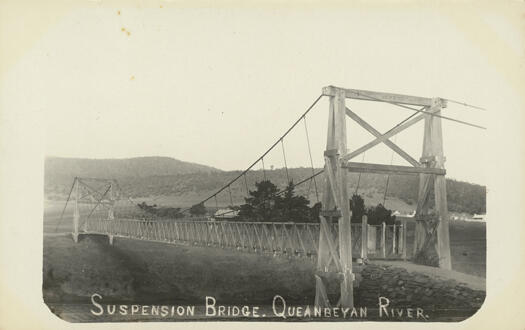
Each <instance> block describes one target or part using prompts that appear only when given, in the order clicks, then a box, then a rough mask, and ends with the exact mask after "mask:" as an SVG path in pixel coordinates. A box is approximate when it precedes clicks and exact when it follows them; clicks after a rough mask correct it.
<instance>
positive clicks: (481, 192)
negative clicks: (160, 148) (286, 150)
mask: <svg viewBox="0 0 525 330" xmlns="http://www.w3.org/2000/svg"><path fill="white" fill-rule="evenodd" d="M318 170H319V169H316V171H318ZM240 173H241V172H240V171H220V170H217V169H215V168H212V167H208V166H204V165H198V164H192V163H186V162H182V161H179V160H176V159H172V158H165V157H144V158H132V159H97V160H91V159H87V160H86V159H67V158H48V159H46V166H45V196H46V198H48V199H64V198H65V197H66V196H67V193H68V191H69V188H70V185H71V182H72V180H73V178H74V177H75V176H79V177H103V178H112V177H113V178H116V179H118V180H119V183H120V186H121V187H122V189H123V190H124V192H125V193H126V194H128V195H129V196H131V197H133V198H139V199H143V200H146V201H148V200H149V201H154V202H155V203H157V204H159V205H167V206H168V205H169V206H175V207H185V206H190V205H192V204H194V203H198V202H199V201H201V200H203V199H204V198H206V197H208V196H210V195H211V194H213V193H214V192H215V191H217V190H218V189H220V188H221V187H222V186H223V185H224V184H226V183H227V182H229V181H231V180H232V179H234V178H235V177H236V176H238V175H239V174H240ZM265 174H266V178H267V179H269V180H271V181H272V182H273V183H275V184H276V185H277V186H278V187H279V188H280V189H282V188H284V187H285V186H286V182H287V174H286V171H285V170H284V169H275V170H272V171H270V170H267V171H266V173H265ZM311 174H312V170H311V169H310V168H293V169H288V177H289V178H290V179H291V180H293V181H294V182H299V181H301V180H303V179H305V178H308V177H309V176H310V175H311ZM263 179H264V173H263V172H262V171H261V170H259V171H250V172H248V173H247V175H246V182H245V181H244V179H243V178H241V180H238V181H237V182H235V183H234V184H232V185H231V187H230V188H231V189H226V190H224V191H223V192H222V193H220V194H219V195H218V196H217V203H216V202H215V199H214V198H213V199H211V200H210V201H209V202H208V203H207V204H206V206H208V207H215V206H219V207H224V206H227V205H231V201H233V204H234V205H239V204H242V203H244V198H245V197H246V196H247V192H246V185H248V189H250V190H253V189H254V184H255V182H256V181H261V180H263ZM386 181H387V176H386V175H376V174H362V175H361V177H359V175H358V174H351V175H349V188H350V192H351V193H354V192H356V190H357V192H358V193H359V194H361V195H362V196H363V198H364V199H365V203H366V204H367V205H376V204H378V203H382V202H383V198H384V195H385V188H386ZM418 181H419V180H418V177H417V176H399V175H393V176H390V178H389V184H388V190H387V193H386V196H387V198H386V204H387V205H386V206H387V207H388V208H390V209H396V210H400V211H409V210H412V209H415V207H416V205H415V203H416V201H417V192H418ZM323 182H324V175H323V174H321V175H319V176H317V178H316V182H315V183H316V184H315V183H314V182H313V181H310V182H305V183H304V184H302V185H300V186H298V187H296V192H297V194H300V195H303V196H306V197H307V198H308V199H309V200H310V201H311V202H312V203H315V202H316V201H317V196H319V198H321V195H322V193H323ZM358 183H359V185H358ZM316 185H317V192H318V194H317V195H316V189H315V186H316ZM230 191H231V199H230ZM431 191H432V192H433V189H431ZM431 199H433V197H432V196H431ZM447 199H448V206H449V210H450V211H454V212H466V213H471V214H473V213H484V212H485V203H486V188H485V187H484V186H480V185H476V184H471V183H467V182H461V181H456V180H452V179H447Z"/></svg>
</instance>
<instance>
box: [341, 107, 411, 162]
mask: <svg viewBox="0 0 525 330" xmlns="http://www.w3.org/2000/svg"><path fill="white" fill-rule="evenodd" d="M346 115H347V116H348V117H350V118H352V119H353V120H354V121H355V122H356V123H358V124H359V125H360V126H361V127H363V128H364V129H366V130H367V131H368V132H370V133H372V135H374V136H375V137H377V138H379V137H381V136H382V134H381V133H380V132H379V131H378V130H376V129H375V128H374V127H372V125H370V124H369V123H367V122H366V121H364V119H362V118H361V117H359V116H358V115H357V114H356V113H355V112H353V111H352V110H350V109H348V108H346ZM383 142H384V143H385V144H386V145H387V146H388V147H390V149H392V150H394V151H395V152H396V153H397V154H398V155H399V156H401V157H402V158H403V159H405V160H406V161H407V162H409V163H410V164H412V166H420V165H421V164H420V163H419V162H418V161H417V160H415V159H414V158H412V156H410V155H409V154H407V153H406V152H405V151H404V150H403V149H401V148H400V147H398V146H397V145H396V144H395V143H394V142H392V141H390V140H389V139H385V140H384V141H383Z"/></svg>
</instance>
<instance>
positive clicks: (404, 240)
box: [399, 219, 408, 260]
mask: <svg viewBox="0 0 525 330" xmlns="http://www.w3.org/2000/svg"><path fill="white" fill-rule="evenodd" d="M402 223H403V224H402V226H403V227H402V232H401V235H399V236H400V237H399V239H400V240H401V241H402V242H401V243H400V245H401V248H402V249H403V252H402V255H401V257H402V258H403V260H407V231H408V228H407V219H403V220H402Z"/></svg>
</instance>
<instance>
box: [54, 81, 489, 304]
mask: <svg viewBox="0 0 525 330" xmlns="http://www.w3.org/2000/svg"><path fill="white" fill-rule="evenodd" d="M323 97H327V98H329V111H328V130H327V143H326V149H325V152H324V161H325V166H324V168H323V169H321V170H317V171H316V170H315V168H314V163H313V156H312V149H311V145H310V137H309V133H308V124H307V117H308V115H309V113H310V111H312V109H314V107H315V106H316V104H317V103H318V102H319V100H320V99H321V98H323ZM346 99H355V100H360V101H367V102H381V103H386V104H390V105H392V106H396V107H400V108H403V109H405V110H409V111H411V112H412V113H411V114H410V115H409V116H408V117H406V118H405V119H403V120H402V121H401V122H399V123H397V124H396V125H394V126H393V127H392V128H391V129H389V130H387V131H386V132H385V133H381V132H380V131H379V130H377V129H376V128H374V127H373V126H372V125H371V124H369V123H368V122H366V121H365V120H364V119H362V118H361V117H360V116H358V115H357V114H356V113H355V112H354V111H353V110H352V109H350V108H349V107H348V106H346V103H345V101H346ZM448 102H453V103H458V104H461V105H462V106H468V107H472V108H477V109H481V108H478V107H474V106H471V105H469V104H466V103H463V102H458V101H453V100H447V99H444V98H425V97H418V96H409V95H401V94H392V93H380V92H372V91H364V90H356V89H346V88H339V87H334V86H328V87H325V88H323V89H322V93H321V95H319V96H318V97H317V98H316V99H315V101H314V102H313V103H312V104H311V105H310V106H309V107H308V108H307V109H306V111H305V112H304V113H303V114H302V115H300V116H299V118H298V119H297V120H296V121H295V122H294V123H293V124H292V126H291V127H290V128H288V130H286V131H285V133H284V134H283V135H282V136H280V137H279V138H278V139H277V140H276V141H275V143H273V144H272V145H271V146H270V147H269V148H268V149H267V150H266V151H265V152H263V153H262V154H261V156H259V157H258V158H257V159H256V160H255V161H254V162H253V163H252V164H251V165H250V166H248V168H246V169H245V170H244V171H242V172H241V173H240V174H239V175H237V176H236V177H234V178H233V179H232V180H231V181H229V182H227V183H225V184H224V185H223V186H222V187H221V188H220V189H218V190H217V191H216V192H214V193H213V194H211V195H210V196H208V197H207V198H205V199H203V200H202V201H200V202H199V203H197V204H196V205H201V206H205V205H206V204H211V203H213V202H214V203H215V205H214V206H215V207H216V209H218V208H219V207H218V196H219V194H227V195H228V196H229V199H230V206H233V205H234V202H233V197H232V187H233V185H234V184H239V183H241V184H244V186H245V190H246V193H248V192H249V191H250V190H249V185H248V180H247V175H249V174H250V173H251V171H253V170H254V169H255V168H256V166H261V168H262V174H263V179H266V178H267V173H266V172H267V170H266V168H265V164H264V160H265V157H266V156H267V155H268V154H269V153H270V152H271V151H272V150H274V149H275V148H277V147H278V146H280V147H281V150H282V157H283V162H284V165H285V166H284V169H285V173H286V178H287V181H288V182H289V183H290V185H291V186H292V187H296V186H299V185H302V184H306V183H309V187H310V188H311V187H313V189H314V190H315V196H316V200H317V201H318V202H321V203H322V204H321V205H322V209H321V211H320V214H319V221H318V222H316V223H307V222H305V223H297V222H255V221H210V220H209V219H208V218H190V219H188V218H183V219H169V220H166V219H158V218H155V217H152V216H151V214H148V212H146V211H145V210H143V209H140V208H138V207H137V205H138V204H137V203H136V202H135V201H133V200H132V199H131V198H129V197H127V196H126V194H125V193H124V192H123V191H122V189H121V187H120V186H119V184H118V182H117V181H116V180H115V179H101V178H75V179H74V182H73V184H72V186H71V190H70V192H69V196H68V199H67V202H66V205H65V206H64V210H63V211H62V215H61V217H60V218H61V220H62V218H63V215H64V211H65V209H66V207H67V205H68V203H69V202H71V203H72V204H73V207H74V210H73V217H72V225H73V232H72V235H73V239H74V241H75V242H77V241H78V239H79V235H82V234H100V235H107V236H108V237H109V241H110V243H111V244H113V240H114V238H115V237H125V238H131V239H138V240H150V241H157V242H166V243H174V244H188V245H200V246H208V247H222V248H234V249H238V250H242V251H245V252H250V253H262V254H272V255H274V256H285V257H290V258H304V259H307V260H311V261H312V262H315V263H316V268H317V271H316V273H315V274H314V276H315V281H316V298H315V305H316V306H321V307H329V306H333V305H337V306H342V307H353V287H354V285H357V282H356V279H357V277H356V273H358V272H359V269H360V267H356V266H357V265H358V264H359V263H362V262H363V261H366V260H367V259H369V258H370V259H372V258H398V259H406V257H407V231H408V230H407V221H406V219H401V220H402V221H400V222H399V223H397V222H396V223H394V224H393V225H386V224H385V223H383V224H382V225H380V226H372V225H370V224H368V223H367V216H366V215H364V216H363V217H362V219H361V221H360V222H359V223H356V222H354V223H352V222H351V217H352V211H351V210H350V204H349V189H348V173H359V180H358V181H357V186H356V188H355V192H356V193H357V192H358V189H359V182H360V179H361V173H380V174H386V175H388V177H387V181H386V187H385V194H384V199H386V191H387V190H388V184H389V178H390V175H392V174H395V175H416V176H418V177H419V192H418V199H417V207H416V215H415V219H416V229H415V238H414V244H413V252H414V254H416V253H418V252H420V251H422V250H425V249H429V248H432V249H435V251H436V252H437V255H438V259H439V267H441V268H445V269H450V268H451V261H450V242H449V228H448V208H447V199H446V181H445V174H446V170H445V166H444V164H445V157H444V152H443V137H442V127H441V121H442V120H449V121H453V122H456V123H458V124H462V125H468V126H472V127H476V128H480V129H484V127H482V126H479V125H476V124H472V123H469V122H465V121H461V120H458V119H455V118H452V117H449V116H445V115H443V110H444V109H445V108H446V107H447V103H448ZM481 110H483V109H481ZM347 117H348V118H350V119H351V120H353V121H354V122H356V123H357V124H358V125H359V126H361V127H363V128H364V129H365V130H367V131H368V132H369V133H371V134H372V135H373V136H374V137H375V139H373V140H372V141H370V142H369V143H367V144H365V145H363V146H361V147H359V148H357V149H355V150H353V151H348V150H347V135H348V134H347V127H346V126H347V125H346V118H347ZM420 121H424V133H423V139H422V144H423V152H422V155H421V157H420V159H419V160H416V159H415V158H413V157H412V156H411V155H409V154H408V153H407V152H405V151H404V150H403V149H402V148H401V147H399V146H398V145H397V144H396V143H395V142H394V141H395V140H394V139H392V138H393V137H395V136H396V134H398V133H400V132H402V131H404V130H405V129H407V128H409V127H411V126H413V125H414V124H416V123H418V122H420ZM301 122H303V123H304V130H305V140H306V144H307V147H308V156H309V162H310V164H309V165H310V168H311V175H310V176H309V177H307V178H305V179H303V180H301V181H299V182H297V183H292V180H291V179H290V175H289V172H288V165H287V159H286V150H285V140H286V138H287V136H288V134H289V133H290V132H291V131H292V130H294V129H295V128H296V127H298V126H299V123H301ZM378 144H384V145H386V146H387V147H389V148H390V149H391V150H392V155H393V154H394V153H396V154H397V155H399V156H400V157H401V158H402V159H404V160H405V161H406V162H407V163H408V164H410V166H400V165H392V161H391V164H390V165H384V164H372V163H365V162H363V161H362V162H352V161H351V160H352V159H354V158H355V157H357V156H359V155H361V154H363V155H364V153H365V152H366V151H368V150H370V149H371V148H373V147H374V146H376V145H378ZM392 157H393V156H392ZM363 159H364V157H363ZM320 174H323V176H324V180H323V181H324V182H322V183H320V184H318V182H317V181H318V179H319V175H320ZM319 186H321V187H319ZM432 187H433V189H434V207H433V210H432V207H431V201H430V196H431V194H430V190H431V188H432ZM285 192H286V189H283V190H280V191H278V192H276V193H274V194H273V195H272V196H265V199H263V200H262V201H260V203H261V205H264V204H266V202H267V201H268V200H270V199H271V198H272V197H275V196H276V195H281V194H283V193H285ZM188 210H189V208H188V209H185V210H183V212H185V211H188ZM432 211H433V213H435V217H431V215H432ZM230 212H235V210H234V209H233V207H231V208H230V209H229V210H228V211H226V212H223V213H221V214H219V218H220V216H224V215H226V214H227V213H230ZM429 219H434V220H435V221H430V220H429ZM60 222H61V221H60ZM60 222H59V224H60ZM58 226H59V225H57V228H58ZM372 236H373V237H377V238H378V239H376V240H375V241H374V243H373V244H370V241H371V239H370V238H371V237H372ZM334 281H335V282H337V285H338V286H339V287H340V296H339V299H338V301H337V302H334V301H330V300H329V298H328V295H327V290H326V287H327V286H328V285H329V284H330V282H334Z"/></svg>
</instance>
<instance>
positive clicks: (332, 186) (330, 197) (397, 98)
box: [315, 86, 451, 307]
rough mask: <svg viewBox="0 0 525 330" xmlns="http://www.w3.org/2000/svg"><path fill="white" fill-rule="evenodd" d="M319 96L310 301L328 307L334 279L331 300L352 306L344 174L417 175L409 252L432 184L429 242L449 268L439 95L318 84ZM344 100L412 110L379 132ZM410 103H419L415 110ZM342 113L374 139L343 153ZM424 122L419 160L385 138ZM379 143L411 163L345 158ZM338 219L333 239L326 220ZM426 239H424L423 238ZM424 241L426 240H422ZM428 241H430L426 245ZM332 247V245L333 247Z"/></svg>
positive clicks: (419, 233)
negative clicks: (319, 159) (323, 127)
mask: <svg viewBox="0 0 525 330" xmlns="http://www.w3.org/2000/svg"><path fill="white" fill-rule="evenodd" d="M323 94H324V95H326V96H328V97H329V98H330V106H329V113H328V137H327V143H326V151H325V153H324V158H325V174H326V181H325V189H324V192H325V193H324V195H323V209H322V211H321V214H320V237H319V251H318V263H317V271H316V274H315V278H316V297H315V305H316V306H321V307H329V306H330V305H331V304H330V301H329V299H328V294H327V285H328V284H329V282H332V281H338V282H339V285H340V298H339V301H338V302H337V305H338V306H341V307H353V305H354V302H353V282H354V280H355V275H354V274H353V272H352V244H351V242H352V237H351V224H350V219H351V211H350V204H349V197H350V196H349V195H348V190H347V189H348V184H347V180H348V179H347V172H362V173H387V174H413V175H419V178H420V184H419V194H418V204H417V210H416V219H417V222H416V234H415V235H416V238H415V252H416V253H417V252H419V250H420V249H422V248H423V247H424V246H425V242H426V240H428V239H429V237H428V235H426V227H427V226H426V223H425V222H424V220H423V219H424V217H423V216H424V215H425V214H428V213H429V212H430V207H429V206H430V205H429V204H430V198H429V196H430V188H431V184H430V183H431V182H433V183H434V196H435V212H436V214H437V216H438V223H437V230H436V235H437V239H436V240H435V243H434V246H433V248H434V247H435V249H436V252H437V255H438V257H439V267H441V268H446V269H450V268H451V265H450V244H449V228H448V210H447V199H446V184H445V182H446V181H445V168H444V162H445V157H444V156H443V139H442V130H441V118H440V117H439V114H440V113H441V109H442V108H444V107H446V101H445V100H443V99H441V98H424V97H417V96H408V95H401V94H391V93H378V92H371V91H363V90H355V89H345V88H339V87H334V86H328V87H325V88H323ZM346 98H351V99H358V100H366V101H375V102H386V103H390V104H392V105H396V106H400V107H403V108H407V109H411V110H413V111H416V112H418V113H417V114H415V116H410V117H409V118H407V119H406V120H404V121H403V122H401V123H400V124H398V125H396V126H394V127H393V128H392V129H390V130H389V131H387V132H386V133H384V134H382V133H380V132H379V131H378V130H376V129H375V128H374V127H373V126H372V125H370V124H368V123H367V122H366V121H364V120H363V119H362V118H360V117H359V116H358V115H357V114H356V113H354V112H353V111H351V110H350V109H349V108H347V107H346V105H345V100H346ZM412 106H420V107H421V108H420V109H417V108H413V107H412ZM346 116H348V117H350V118H351V119H353V120H354V121H355V122H357V123H358V124H359V125H360V126H362V127H363V128H365V129H366V130H367V131H369V132H370V133H371V134H373V135H374V136H375V137H376V139H375V140H373V141H371V142H370V143H368V144H366V145H364V146H362V147H360V148H358V149H356V150H354V151H352V152H348V151H347V146H346V141H347V131H346ZM421 120H424V122H425V130H424V137H423V154H422V157H421V159H420V160H419V161H417V160H415V159H414V158H412V157H411V156H410V155H409V154H408V153H406V152H405V151H403V150H402V149H401V148H400V147H398V146H397V145H396V144H394V143H393V142H392V141H390V140H389V138H391V137H392V136H394V135H395V134H397V133H399V132H401V131H403V130H404V129H406V128H408V127H410V126H412V125H414V124H415V123H417V122H419V121H421ZM379 143H384V144H385V145H387V146H388V147H389V148H391V149H392V150H393V151H395V152H396V153H397V154H399V155H400V156H401V157H402V158H403V159H405V160H406V161H407V162H408V163H410V165H412V166H397V165H382V164H370V163H355V162H350V160H351V159H352V158H354V157H356V156H358V155H359V154H361V153H363V152H365V151H366V150H368V149H370V148H372V147H374V146H375V145H377V144H379ZM335 221H338V226H339V230H338V237H334V235H333V233H332V231H331V229H330V228H331V226H330V224H331V223H332V222H335ZM427 243H428V242H427ZM427 245H428V244H427ZM431 245H432V244H431ZM337 247H338V248H337Z"/></svg>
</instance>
